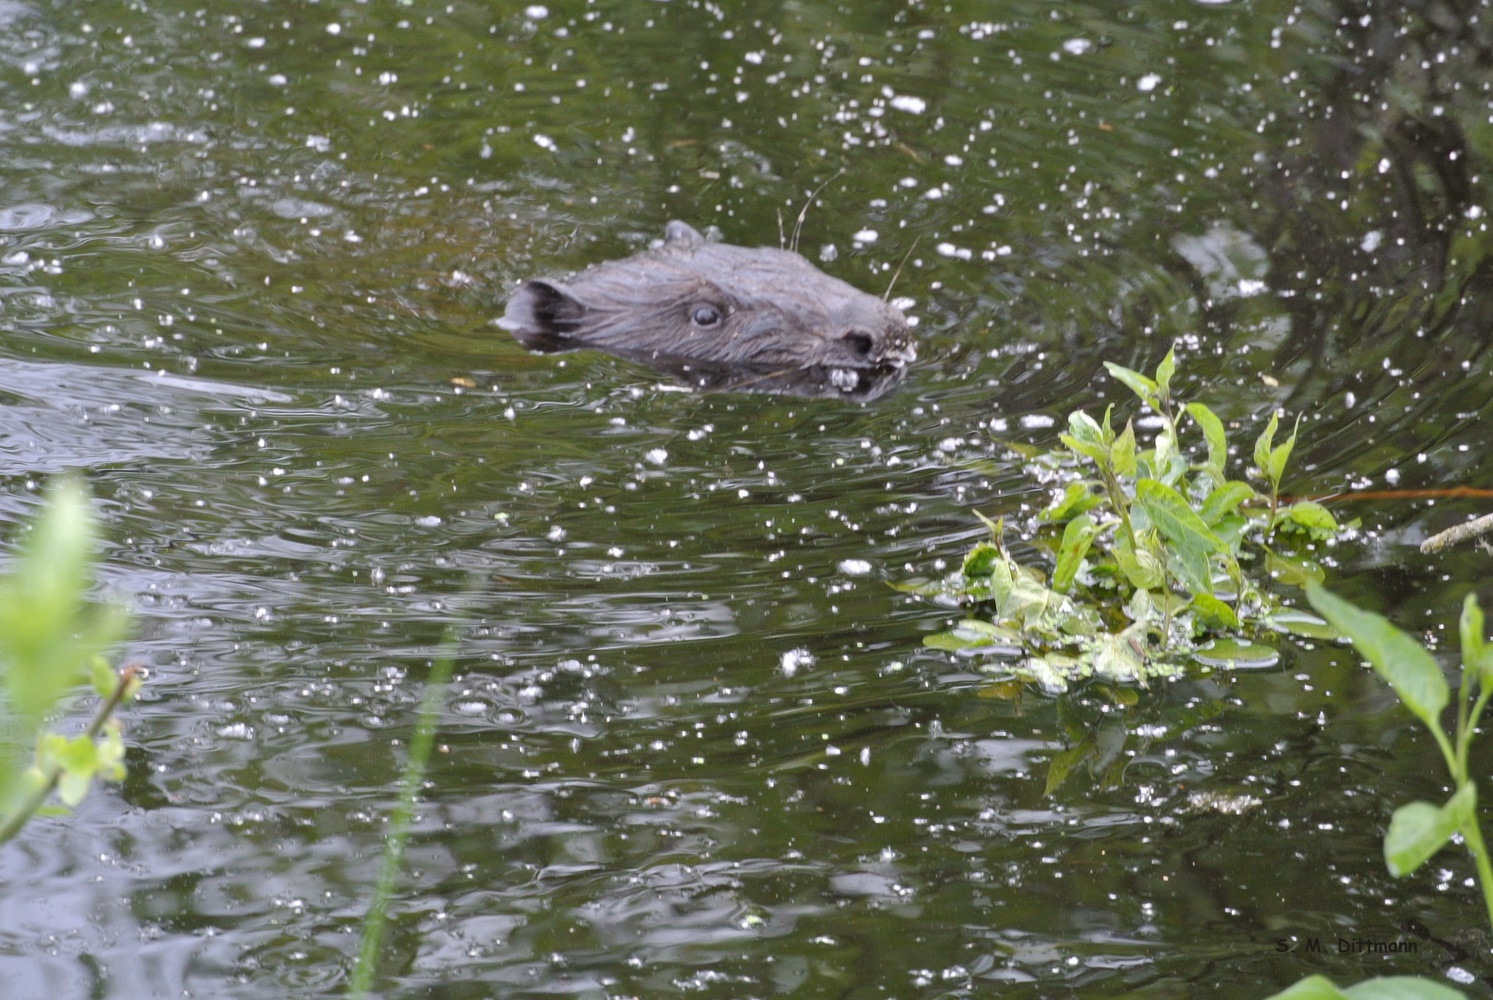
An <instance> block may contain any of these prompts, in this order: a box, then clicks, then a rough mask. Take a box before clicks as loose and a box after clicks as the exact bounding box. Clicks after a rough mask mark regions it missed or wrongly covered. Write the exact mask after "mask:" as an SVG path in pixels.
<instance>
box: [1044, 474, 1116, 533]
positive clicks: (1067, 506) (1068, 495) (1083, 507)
mask: <svg viewBox="0 0 1493 1000" xmlns="http://www.w3.org/2000/svg"><path fill="white" fill-rule="evenodd" d="M1101 503H1103V501H1102V500H1100V498H1099V497H1097V496H1095V495H1094V492H1093V490H1091V489H1089V481H1088V480H1081V481H1079V482H1076V483H1069V484H1068V485H1067V486H1065V487H1063V495H1062V496H1060V497H1058V498H1056V499H1055V500H1053V502H1052V503H1050V504H1048V505H1047V506H1046V507H1044V508H1043V509H1042V512H1041V513H1039V514H1038V515H1037V520H1039V521H1043V522H1046V523H1048V524H1062V523H1063V522H1064V521H1068V520H1070V519H1072V518H1074V517H1077V516H1078V515H1079V514H1082V513H1084V512H1085V511H1089V510H1093V509H1094V508H1095V507H1097V506H1099V504H1101Z"/></svg>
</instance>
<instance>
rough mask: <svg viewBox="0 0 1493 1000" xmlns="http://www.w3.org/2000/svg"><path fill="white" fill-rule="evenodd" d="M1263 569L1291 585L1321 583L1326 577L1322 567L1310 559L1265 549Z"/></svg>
mask: <svg viewBox="0 0 1493 1000" xmlns="http://www.w3.org/2000/svg"><path fill="white" fill-rule="evenodd" d="M1265 569H1266V571H1267V572H1268V573H1269V574H1270V575H1271V576H1272V577H1274V578H1275V579H1277V580H1279V581H1280V582H1281V583H1286V584H1290V585H1291V586H1293V587H1305V586H1306V585H1307V584H1309V583H1321V582H1322V581H1323V580H1325V579H1326V578H1327V575H1326V574H1325V573H1323V572H1322V567H1321V566H1318V565H1317V564H1316V563H1314V562H1312V561H1311V560H1310V559H1300V558H1293V557H1289V556H1284V555H1281V554H1280V553H1278V552H1273V551H1271V550H1269V549H1266V550H1265Z"/></svg>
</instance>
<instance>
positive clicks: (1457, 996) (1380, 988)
mask: <svg viewBox="0 0 1493 1000" xmlns="http://www.w3.org/2000/svg"><path fill="white" fill-rule="evenodd" d="M1343 992H1344V994H1345V995H1346V996H1347V997H1348V998H1349V1000H1467V994H1465V993H1463V992H1462V991H1461V990H1454V989H1452V988H1451V987H1450V986H1444V985H1442V984H1441V983H1438V982H1436V981H1435V980H1432V979H1422V978H1421V977H1420V976H1380V977H1379V978H1377V979H1366V980H1364V981H1363V982H1361V983H1356V984H1354V985H1352V986H1349V987H1348V988H1347V989H1346V990H1344V991H1343Z"/></svg>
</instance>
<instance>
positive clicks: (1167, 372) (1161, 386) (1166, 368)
mask: <svg viewBox="0 0 1493 1000" xmlns="http://www.w3.org/2000/svg"><path fill="white" fill-rule="evenodd" d="M1176 373H1177V349H1176V348H1175V347H1173V348H1171V349H1170V350H1168V351H1167V352H1166V357H1164V358H1162V359H1161V364H1159V365H1157V366H1156V394H1157V395H1158V396H1159V397H1161V398H1162V399H1170V398H1171V395H1172V376H1173V375H1175V374H1176Z"/></svg>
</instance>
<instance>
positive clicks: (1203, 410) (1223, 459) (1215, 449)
mask: <svg viewBox="0 0 1493 1000" xmlns="http://www.w3.org/2000/svg"><path fill="white" fill-rule="evenodd" d="M1184 412H1186V414H1187V415H1188V416H1189V417H1191V418H1192V422H1193V423H1195V424H1197V425H1198V429H1199V430H1201V431H1202V432H1203V440H1205V441H1207V442H1208V469H1209V471H1211V472H1212V473H1213V474H1214V476H1216V477H1217V478H1218V479H1219V480H1220V481H1221V480H1222V479H1223V470H1224V466H1226V465H1227V464H1228V460H1229V442H1228V439H1227V438H1226V437H1225V436H1224V432H1223V421H1222V420H1219V419H1218V417H1217V415H1215V414H1214V412H1213V411H1212V410H1210V409H1208V408H1207V407H1206V406H1204V405H1203V404H1202V403H1188V404H1187V406H1186V407H1184Z"/></svg>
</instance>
